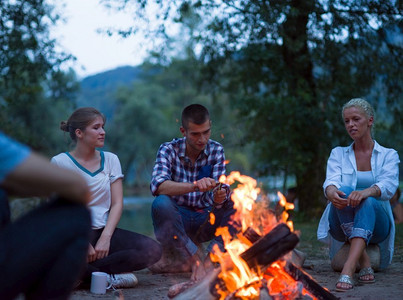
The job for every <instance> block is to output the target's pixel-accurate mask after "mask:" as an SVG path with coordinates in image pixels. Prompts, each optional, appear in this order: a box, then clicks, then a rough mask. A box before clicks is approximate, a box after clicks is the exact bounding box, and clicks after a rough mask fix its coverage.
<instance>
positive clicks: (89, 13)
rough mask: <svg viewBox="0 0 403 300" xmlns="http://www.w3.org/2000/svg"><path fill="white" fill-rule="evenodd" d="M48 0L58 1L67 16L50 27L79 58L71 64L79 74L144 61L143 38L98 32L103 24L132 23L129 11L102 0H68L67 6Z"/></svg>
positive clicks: (145, 52)
mask: <svg viewBox="0 0 403 300" xmlns="http://www.w3.org/2000/svg"><path fill="white" fill-rule="evenodd" d="M49 2H50V3H52V4H54V5H56V8H57V9H58V10H59V11H60V12H61V16H62V18H64V19H65V20H66V22H65V23H63V22H59V24H58V25H57V26H56V27H54V28H53V29H52V30H51V36H52V37H53V38H55V39H56V40H57V41H58V43H59V44H60V45H61V47H62V48H63V49H64V50H65V51H66V52H68V53H70V54H72V55H74V56H75V57H76V58H77V60H76V62H74V64H73V65H72V67H73V69H74V70H75V71H76V73H77V75H78V76H79V77H80V78H83V77H86V76H89V75H93V74H96V73H99V72H103V71H106V70H111V69H114V68H116V67H119V66H126V65H132V66H136V65H139V64H141V63H142V62H143V60H144V58H145V57H146V54H147V51H146V49H145V47H144V46H142V41H141V38H139V37H137V36H136V37H129V38H125V39H122V38H120V37H118V36H116V37H115V36H112V37H110V36H107V35H105V34H100V33H97V29H100V28H107V27H112V26H114V27H121V28H125V27H127V26H129V25H130V24H132V23H133V20H132V18H131V16H130V15H128V14H125V13H123V12H122V13H119V14H117V13H115V12H113V13H112V12H109V11H108V10H107V9H106V8H105V7H103V6H102V5H100V4H99V0H65V1H63V2H65V5H66V6H65V8H62V7H61V1H58V0H51V1H49Z"/></svg>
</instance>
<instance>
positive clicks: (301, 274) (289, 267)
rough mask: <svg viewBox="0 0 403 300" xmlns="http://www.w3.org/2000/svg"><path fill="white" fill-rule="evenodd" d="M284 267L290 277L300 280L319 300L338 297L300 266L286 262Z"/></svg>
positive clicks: (329, 299)
mask: <svg viewBox="0 0 403 300" xmlns="http://www.w3.org/2000/svg"><path fill="white" fill-rule="evenodd" d="M284 269H285V271H286V272H287V273H288V274H289V275H290V276H291V277H292V278H294V279H295V280H297V281H299V282H301V283H302V285H303V286H304V288H306V289H307V290H308V291H309V292H310V293H311V294H312V295H313V296H315V297H317V298H318V299H319V300H337V299H339V298H338V297H336V296H335V295H333V294H332V293H331V292H330V291H329V290H327V289H325V288H323V287H322V286H321V285H320V284H319V283H318V282H316V280H314V279H313V278H312V277H311V275H309V274H308V273H306V272H305V271H304V270H302V269H301V268H298V267H297V266H295V265H294V264H293V263H291V262H287V263H286V266H285V268H284Z"/></svg>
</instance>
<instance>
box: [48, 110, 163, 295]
mask: <svg viewBox="0 0 403 300" xmlns="http://www.w3.org/2000/svg"><path fill="white" fill-rule="evenodd" d="M105 121H106V120H105V117H104V115H103V114H102V113H100V112H99V111H98V110H96V109H95V108H92V107H82V108H79V109H77V110H75V111H74V112H73V114H72V115H71V116H70V118H69V119H68V120H67V122H61V125H60V128H61V129H62V130H63V131H66V132H68V133H69V134H70V137H71V139H72V140H73V142H74V143H75V147H74V148H73V150H72V151H70V152H64V153H60V154H58V155H56V156H54V157H53V158H52V163H54V164H57V165H58V166H60V167H63V168H67V169H71V170H74V171H76V172H78V173H80V174H81V175H83V176H84V177H85V179H86V181H87V183H88V186H89V188H90V191H91V201H90V202H89V204H88V207H89V209H90V212H91V218H92V239H91V241H90V245H89V249H88V255H87V262H88V264H87V268H86V272H85V274H84V277H83V281H84V282H89V281H90V279H91V274H92V272H96V271H100V272H105V273H108V274H109V276H108V282H109V284H111V285H112V286H114V287H115V288H122V287H134V286H135V285H136V284H137V278H136V277H135V276H134V274H133V273H132V271H135V270H141V269H144V268H146V267H148V266H151V265H152V264H154V263H155V262H157V261H158V260H159V259H160V257H161V247H160V245H159V244H158V243H157V242H156V241H154V240H153V239H151V238H149V237H146V236H144V235H141V234H138V233H135V232H131V231H128V230H123V229H120V228H117V227H116V226H117V224H118V222H119V220H120V217H121V215H122V210H123V187H122V178H123V174H122V170H121V165H120V162H119V158H118V157H117V156H116V155H115V154H113V153H111V152H106V151H101V150H98V148H102V147H103V146H104V142H105V130H104V125H105Z"/></svg>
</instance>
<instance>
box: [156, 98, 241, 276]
mask: <svg viewBox="0 0 403 300" xmlns="http://www.w3.org/2000/svg"><path fill="white" fill-rule="evenodd" d="M180 131H181V133H182V134H183V138H180V139H174V140H172V141H171V142H167V143H163V144H162V145H161V146H160V148H159V150H158V153H157V158H156V161H155V166H154V170H153V173H152V180H151V185H150V187H151V192H152V194H153V195H154V196H156V198H155V200H154V202H153V204H152V218H153V224H154V232H155V236H156V238H157V239H158V241H159V242H160V243H161V244H162V246H163V248H164V249H168V248H169V247H174V248H176V249H177V250H179V252H180V253H181V254H182V255H183V256H184V257H187V258H188V262H189V263H190V265H191V266H192V279H194V280H197V279H200V278H201V277H202V276H203V275H204V274H205V267H207V265H204V263H203V255H202V254H201V253H200V251H198V246H197V244H200V243H203V242H207V241H210V240H212V239H213V240H212V241H211V243H210V244H209V246H208V248H207V250H208V251H211V250H212V247H213V245H214V244H217V245H218V246H219V247H220V248H221V249H222V250H223V242H222V239H221V237H216V236H215V230H216V229H217V228H218V227H224V226H227V227H229V229H230V232H231V233H233V234H234V233H235V231H236V229H235V228H234V227H233V226H232V225H229V221H230V218H231V215H232V214H233V213H234V208H233V202H232V200H231V199H230V197H229V187H228V186H226V185H219V183H218V180H219V177H220V176H221V175H222V174H224V173H225V164H224V161H225V155H224V149H223V147H222V145H221V144H219V143H218V142H216V141H213V140H210V135H211V121H210V116H209V112H208V110H207V109H206V108H205V107H204V106H202V105H199V104H192V105H189V106H187V107H185V109H184V110H183V112H182V126H181V127H180ZM210 212H212V213H213V214H214V219H215V222H214V224H210V222H209V221H210V219H211V218H210ZM207 262H208V260H207V259H206V261H205V263H206V264H207ZM174 268H175V269H176V270H173V269H174ZM150 269H151V270H152V271H154V272H172V271H179V268H178V266H177V265H176V266H175V264H172V262H169V259H168V258H167V257H166V255H163V257H162V259H161V261H159V262H158V263H157V264H156V265H154V266H153V267H151V268H150Z"/></svg>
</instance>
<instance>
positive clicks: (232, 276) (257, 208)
mask: <svg viewBox="0 0 403 300" xmlns="http://www.w3.org/2000/svg"><path fill="white" fill-rule="evenodd" d="M219 182H220V183H226V184H228V185H230V186H231V185H233V184H234V183H235V182H238V184H237V186H236V188H235V189H233V192H232V195H231V199H232V201H233V202H234V208H235V209H236V212H235V213H234V215H233V218H232V219H233V221H234V222H237V223H239V224H241V225H242V231H241V233H240V234H238V235H237V237H232V236H231V235H230V233H229V231H228V228H227V227H219V228H218V229H217V231H216V235H217V236H218V235H221V237H222V238H223V241H224V247H225V249H226V252H225V253H223V252H221V251H220V249H219V248H218V246H215V247H214V248H213V253H211V254H210V258H211V260H212V261H213V262H217V263H219V264H220V266H221V272H220V274H219V275H218V277H219V278H220V279H221V280H222V281H223V282H224V284H225V290H223V289H222V288H221V287H219V286H217V287H216V289H217V293H218V294H219V295H220V299H225V298H226V297H227V296H228V294H229V293H232V294H233V295H234V297H235V298H237V299H238V298H239V299H253V298H256V297H258V296H259V293H260V287H261V285H262V283H263V282H267V288H268V290H269V292H270V294H271V295H275V294H279V293H281V295H282V299H295V298H296V297H297V296H296V295H297V294H298V293H299V295H301V294H304V293H307V292H306V290H304V289H303V287H302V284H301V283H299V282H296V281H295V280H294V279H293V278H292V277H291V276H289V275H288V274H287V272H285V270H284V264H285V262H283V261H277V262H275V263H273V264H272V265H271V266H268V267H267V268H265V270H261V269H259V268H257V269H251V268H249V266H248V265H247V263H246V262H245V261H244V260H243V259H242V258H241V257H240V254H241V253H243V252H244V251H246V250H247V249H248V248H249V247H250V246H251V245H252V243H251V242H250V241H249V240H248V239H247V238H246V237H244V236H243V234H242V232H244V231H245V230H246V229H247V228H249V227H250V228H252V229H254V230H255V231H256V232H257V233H258V234H260V235H262V234H266V233H268V232H269V231H270V230H271V229H272V228H274V227H275V226H277V225H278V224H279V223H280V222H283V223H286V224H287V225H288V226H289V227H290V228H291V230H293V224H292V222H291V221H288V213H287V212H286V211H287V210H290V209H293V207H294V205H293V204H292V203H288V202H287V201H286V199H285V197H284V196H283V195H282V194H281V193H278V196H279V199H280V201H279V205H281V207H283V208H284V211H283V212H282V214H281V216H279V217H278V218H277V217H276V215H275V213H274V212H273V211H271V210H269V209H268V205H267V201H266V200H268V199H265V198H264V197H262V196H261V195H259V194H260V188H258V187H257V181H256V180H255V179H253V178H251V177H248V176H245V175H241V174H240V173H239V172H231V174H230V175H229V176H228V177H226V176H224V175H222V176H221V177H220V179H219ZM257 200H259V201H257ZM310 296H311V298H312V299H314V297H313V296H312V295H310Z"/></svg>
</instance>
